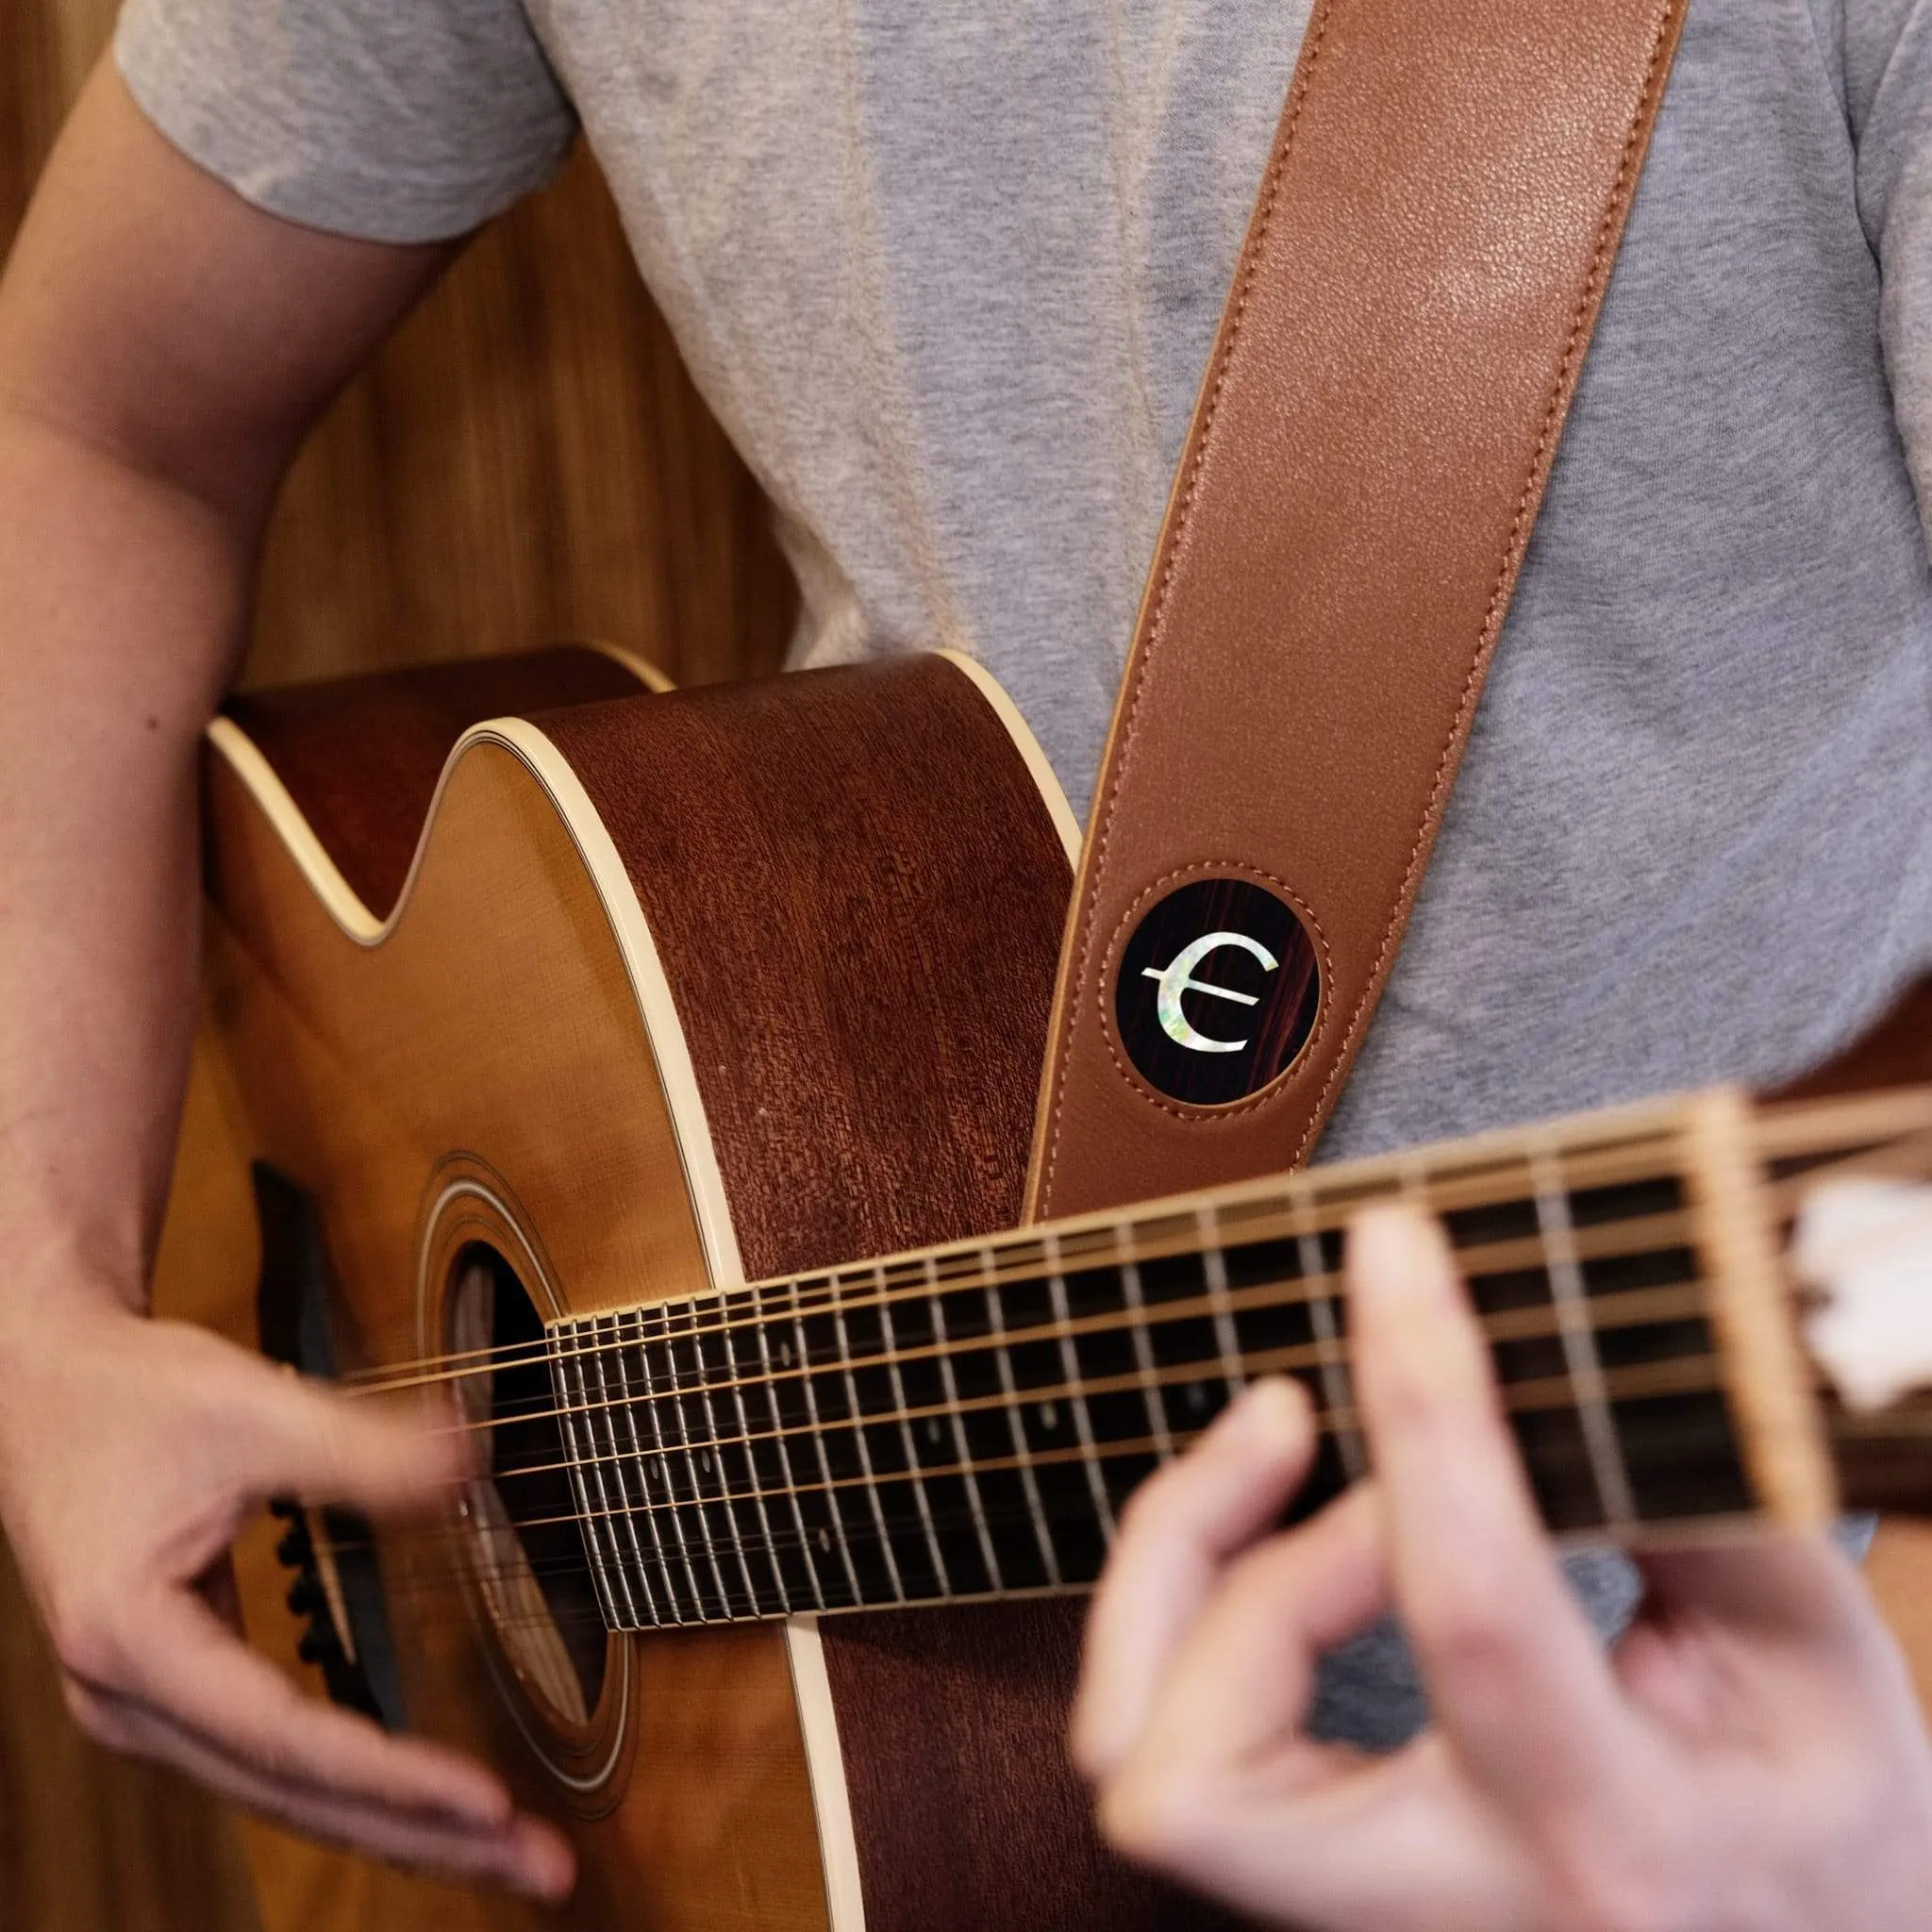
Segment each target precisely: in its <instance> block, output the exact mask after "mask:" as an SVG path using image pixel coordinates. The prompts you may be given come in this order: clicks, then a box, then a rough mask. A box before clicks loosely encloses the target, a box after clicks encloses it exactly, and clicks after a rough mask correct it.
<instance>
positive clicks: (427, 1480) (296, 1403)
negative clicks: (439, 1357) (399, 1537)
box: [245, 1374, 475, 1515]
mask: <svg viewBox="0 0 1932 1932" xmlns="http://www.w3.org/2000/svg"><path fill="white" fill-rule="evenodd" d="M256 1392H257V1400H256V1401H255V1403H254V1404H253V1405H252V1407H250V1409H249V1411H248V1424H249V1427H250V1431H251V1440H250V1441H249V1443H248V1447H247V1462H248V1467H247V1469H246V1471H245V1474H246V1476H247V1478H248V1479H249V1480H250V1481H251V1482H252V1483H253V1484H254V1486H255V1487H256V1489H257V1490H258V1493H260V1494H262V1495H298V1496H301V1497H303V1498H304V1499H305V1500H308V1501H311V1502H316V1503H344V1504H347V1505H349V1506H350V1507H353V1508H357V1509H362V1510H366V1511H368V1512H370V1513H371V1514H374V1515H381V1514H384V1513H386V1512H395V1511H399V1510H408V1509H417V1508H421V1507H422V1506H423V1505H424V1504H425V1503H426V1502H428V1501H430V1500H432V1499H433V1498H434V1497H435V1496H437V1495H438V1494H439V1493H440V1492H441V1491H446V1490H448V1489H450V1488H451V1487H452V1486H454V1485H455V1484H457V1483H459V1482H461V1481H463V1480H464V1479H465V1478H466V1477H468V1476H469V1475H470V1474H473V1473H474V1470H475V1445H474V1443H473V1442H472V1441H471V1439H470V1438H469V1436H468V1435H467V1434H466V1433H465V1432H464V1431H463V1430H461V1429H459V1428H458V1427H457V1426H456V1425H455V1423H454V1421H453V1420H452V1419H450V1418H449V1417H447V1416H445V1415H443V1414H441V1413H440V1412H438V1411H435V1410H431V1409H428V1408H425V1409H421V1410H417V1411H415V1412H408V1411H405V1410H401V1409H392V1408H391V1407H387V1406H378V1405H376V1404H375V1403H374V1402H371V1401H370V1400H369V1399H367V1398H366V1397H364V1398H358V1397H354V1396H348V1395H343V1394H341V1393H339V1392H338V1391H335V1390H332V1389H327V1388H325V1387H324V1386H322V1385H321V1384H319V1383H315V1382H311V1381H307V1380H304V1379H302V1378H301V1377H298V1376H294V1375H275V1374H270V1375H267V1376H264V1377H263V1379H262V1381H261V1382H260V1383H259V1384H258V1388H257V1391H256Z"/></svg>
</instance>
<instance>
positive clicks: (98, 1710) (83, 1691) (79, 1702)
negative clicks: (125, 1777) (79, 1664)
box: [60, 1675, 126, 1751]
mask: <svg viewBox="0 0 1932 1932" xmlns="http://www.w3.org/2000/svg"><path fill="white" fill-rule="evenodd" d="M60 1698H61V1702H62V1703H63V1704H65V1705H66V1707H67V1715H68V1716H69V1717H70V1718H72V1719H73V1720H74V1724H75V1729H76V1730H78V1731H79V1732H80V1733H81V1735H82V1736H83V1737H86V1738H90V1739H92V1740H93V1741H94V1742H95V1743H96V1744H101V1745H105V1746H106V1747H107V1748H108V1750H110V1751H119V1750H125V1748H126V1738H125V1733H124V1732H123V1730H122V1727H121V1725H120V1724H119V1723H118V1722H116V1720H115V1717H114V1713H113V1710H112V1708H111V1707H109V1706H108V1705H107V1704H106V1703H104V1702H103V1701H102V1700H101V1699H100V1698H98V1697H96V1696H95V1695H94V1693H93V1692H92V1691H90V1690H89V1689H88V1688H87V1686H86V1685H85V1684H83V1683H81V1682H79V1681H78V1680H77V1679H76V1678H75V1677H73V1676H64V1675H63V1676H62V1678H61V1680H60Z"/></svg>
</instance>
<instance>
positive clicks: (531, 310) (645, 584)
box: [0, 0, 795, 1932]
mask: <svg viewBox="0 0 1932 1932" xmlns="http://www.w3.org/2000/svg"><path fill="white" fill-rule="evenodd" d="M114 11H115V0H0V254H4V252H5V249H6V247H7V245H8V242H10V240H11V237H12V235H13V232H14V229H15V227H16V226H17V225H18V222H19V219H20V215H21V211H22V210H23V208H25V202H26V197H27V194H28V193H29V192H30V190H31V186H32V183H33V180H34V177H35V175H37V174H38V172H39V170H40V166H41V163H42V160H43V159H44V158H45V156H46V153H47V151H48V149H49V147H50V146H51V145H52V142H53V140H54V137H55V135H56V134H57V133H58V128H59V125H60V122H61V119H62V117H63V116H64V114H65V112H66V108H67V105H68V103H69V102H71V101H72V99H73V98H74V96H75V93H76V92H77V91H78V89H79V87H80V83H81V81H82V80H83V78H84V77H85V75H87V73H88V71H89V69H90V68H91V66H92V63H93V61H94V60H95V59H96V58H98V56H99V54H100V50H101V49H102V47H103V46H104V45H105V44H106V42H107V39H108V32H109V30H110V28H111V25H112V22H113V15H114ZM794 612H795V596H794V592H793V590H792V586H791V577H790V575H789V573H788V572H787V570H786V567H785V565H784V562H783V560H782V559H781V558H780V557H779V555H778V552H777V550H776V547H775V545H774V542H773V541H772V539H771V536H770V533H769V528H768V524H767V519H766V515H765V506H764V503H763V500H762V498H761V496H760V495H759V492H758V487H757V485H756V484H755V483H754V482H753V480H752V478H751V477H750V476H749V475H747V474H746V472H745V470H744V468H743V466H742V465H741V463H740V462H739V460H738V458H737V457H736V455H735V454H734V452H733V451H732V449H731V447H730V445H729V443H728V442H727V441H725V439H724V435H723V433H722V432H721V431H720V430H719V428H718V426H717V425H716V423H715V422H714V421H713V420H712V418H711V416H710V414H709V412H708V410H707V409H706V408H705V406H704V403H703V401H702V400H701V399H700V398H699V396H698V395H697V393H696V392H695V391H694V390H693V389H692V388H691V384H690V381H689V380H688V378H687V377H686V375H685V374H684V370H683V366H682V364H681V362H680V361H679V358H678V355H677V351H676V347H675V344H674V343H673V341H672V340H671V338H670V335H669V332H668V331H667V330H666V328H665V326H664V325H663V322H662V320H661V319H660V318H659V317H658V314H657V312H656V310H655V309H654V308H652V306H651V303H650V301H649V299H648V297H647V296H646V295H645V293H644V291H643V288H642V285H641V283H640V282H639V280H638V277H637V274H636V271H635V270H634V268H633V267H632V265H631V262H630V258H629V254H628V251H627V250H626V248H625V242H624V237H623V234H622V232H621V231H620V229H619V227H618V224H617V220H616V216H615V213H614V211H613V209H612V208H611V206H610V202H609V199H608V194H607V193H606V192H605V190H604V187H603V184H602V181H601V179H600V178H599V176H598V175H597V173H596V171H595V168H594V167H593V165H592V164H591V161H590V160H589V158H588V157H586V156H584V155H581V154H580V155H579V156H578V157H577V158H575V160H574V161H573V163H572V164H571V166H570V168H569V169H568V170H567V171H566V173H565V175H564V176H563V177H562V178H561V179H560V180H559V181H558V184H557V185H556V186H555V187H554V188H553V189H551V190H550V191H549V192H547V193H545V194H543V195H541V196H539V197H537V198H536V199H535V200H533V201H531V202H529V203H527V204H525V206H524V207H522V208H518V209H516V210H515V211H513V212H512V213H511V214H510V215H509V216H508V217H507V218H506V219H504V220H503V221H501V222H499V223H497V224H496V225H494V226H493V227H492V228H491V230H490V231H489V232H488V233H487V234H486V235H485V236H484V237H483V238H482V239H481V240H480V241H479V242H477V244H476V245H475V246H474V247H473V248H472V249H471V250H470V251H469V253H468V254H467V256H466V257H465V258H463V260H462V261H461V262H460V263H459V264H458V267H457V268H456V270H455V271H454V272H453V273H452V274H451V275H450V276H449V277H448V278H447V280H446V281H445V282H444V284H443V285H442V287H441V289H440V290H439V291H437V292H436V293H435V294H434V295H433V296H432V297H431V298H430V300H429V301H428V302H427V303H426V304H425V306H424V308H423V309H422V310H421V311H419V313H418V314H417V315H416V316H415V317H413V318H412V319H411V321H410V322H409V323H408V325H407V326H406V327H405V328H404V329H403V330H402V332H401V333H400V335H399V336H398V337H397V339H396V340H395V341H393V342H392V343H391V346H390V348H389V350H388V351H387V352H386V353H385V354H384V356H383V357H382V358H381V360H380V362H379V363H378V364H377V365H376V366H375V368H374V369H373V370H371V371H370V372H369V373H368V375H365V376H364V377H363V378H362V379H361V380H360V381H358V383H357V384H356V385H355V386H354V387H353V389H351V390H350V391H348V392H347V393H346V394H344V395H343V397H342V398H341V401H340V402H339V404H338V405H337V407H336V408H335V409H334V410H333V411H332V412H331V414H330V416H329V418H328V420H327V422H326V423H325V425H324V426H323V427H322V429H321V431H320V432H319V433H318V434H317V436H316V437H315V439H314V440H313V441H312V443H311V444H310V446H309V447H308V450H307V451H306V452H305V454H304V456H303V458H302V459H301V462H300V464H299V465H298V468H297V470H296V473H295V475H293V476H292V477H291V482H290V485H289V488H288V491H287V493H286V496H285V498H284V501H283V504H282V506H281V509H280V512H279V514H278V517H277V519H276V523H275V529H274V532H273V536H272V538H271V541H270V545H269V553H268V558H267V561H266V565H265V569H264V573H263V577H262V584H261V591H260V602H259V611H258V623H257V627H256V636H255V641H254V644H253V648H252V650H251V653H250V656H249V659H248V663H247V667H246V671H245V674H244V675H245V676H246V678H247V679H248V680H249V681H267V682H279V681H283V680H286V679H290V678H296V677H308V676H317V675H328V674H330V673H332V672H340V671H346V670H355V669H362V668H371V667H375V666H379V665H385V664H391V663H396V662H403V661H409V660H417V659H424V658H457V657H464V656H481V655H488V654H491V653H493V652H498V651H505V650H511V649H516V648H519V647H521V646H524V645H527V644H530V643H533V642H539V641H545V640H549V639H556V638H567V637H597V638H602V639H606V640H608V641H612V642H617V643H622V644H625V645H626V646H628V647H630V648H631V649H633V650H636V651H638V652H640V653H641V654H642V655H643V656H645V657H648V658H652V659H653V660H654V661H656V662H657V663H658V664H659V665H660V666H661V667H662V668H663V669H664V670H665V671H666V672H668V673H669V674H670V675H671V676H672V677H674V678H675V680H676V681H677V682H679V683H699V682H704V681H707V680H709V679H713V678H721V677H728V676H738V675H747V674H749V673H751V672H754V671H761V670H771V669H774V668H776V666H777V664H778V663H779V661H780V659H781V658H782V656H783V653H784V648H785V644H786V642H787V641H788V638H789V636H790V632H791V625H792V622H793V617H794ZM191 1104H192V1103H191ZM189 1138H190V1140H191V1141H192V1140H193V1139H194V1138H195V1129H194V1124H191V1132H190V1136H189ZM177 1185H189V1186H213V1185H220V1177H219V1173H218V1170H216V1169H210V1170H209V1171H208V1172H207V1173H188V1172H184V1174H182V1176H181V1177H180V1181H179V1182H177ZM188 1258H189V1261H190V1265H189V1266H187V1267H184V1268H178V1269H171V1270H169V1271H168V1272H169V1274H170V1276H171V1279H172V1280H173V1281H174V1282H175V1284H177V1290H176V1291H177V1292H179V1291H180V1289H179V1287H178V1284H184V1283H185V1284H186V1285H187V1288H186V1291H187V1292H189V1293H192V1287H193V1282H194V1279H195V1270H194V1268H193V1266H192V1257H188ZM222 1272H223V1271H222V1270H221V1269H219V1268H212V1269H210V1270H208V1273H210V1274H216V1275H218V1274H221V1273H222ZM183 1311H184V1312H186V1311H187V1310H185V1309H184V1310H183ZM244 1843H245V1844H246V1846H247V1848H248V1849H249V1851H250V1852H251V1853H252V1854H253V1856H254V1859H255V1862H256V1864H257V1866H258V1869H259V1870H261V1871H263V1872H265V1873H267V1874H269V1877H270V1890H269V1891H268V1893H267V1894H266V1895H265V1896H264V1899H263V1904H262V1909H261V1911H260V1913H259V1915H258V1912H257V1909H256V1906H255V1903H254V1901H253V1900H252V1898H251V1895H250V1887H249V1885H248V1882H247V1876H246V1873H245V1870H244V1863H243V1857H242V1849H243V1845H244ZM485 1917H486V1915H485V1914H482V1913H480V1912H479V1911H478V1910H477V1908H476V1907H475V1905H474V1904H473V1902H472V1901H471V1900H470V1899H469V1898H468V1897H467V1896H465V1895H462V1894H458V1893H456V1892H453V1891H448V1890H441V1889H440V1888H436V1887H431V1886H426V1885H422V1884H418V1883H415V1882H412V1881H408V1880H405V1879H402V1878H400V1877H398V1876H396V1875H395V1874H389V1873H385V1872H380V1871H377V1870H375V1869H374V1868H371V1867H368V1866H361V1865H357V1864H354V1863H353V1862H351V1861H346V1860H342V1859H340V1858H335V1857H328V1856H326V1855H322V1854H318V1853H315V1852H313V1851H311V1850H309V1849H308V1848H306V1847H297V1846H294V1845H293V1844H291V1843H290V1842H289V1841H286V1840H278V1839H277V1836H276V1835H275V1834H273V1833H269V1832H267V1831H265V1830H263V1829H262V1828H260V1827H258V1826H240V1827H238V1824H237V1822H236V1821H234V1820H233V1819H231V1818H229V1817H228V1816H227V1815H225V1813H224V1812H223V1811H222V1810H221V1809H220V1808H219V1807H215V1806H213V1805H211V1804H209V1803H207V1802H206V1801H204V1800H203V1799H202V1798H201V1797H199V1796H198V1795H197V1794H196V1793H195V1792H193V1791H192V1790H189V1789H188V1788H187V1787H186V1786H185V1785H183V1784H181V1783H180V1782H179V1781H177V1780H175V1779H174V1778H171V1777H169V1776H166V1775H164V1774H160V1773H157V1772H152V1771H148V1770H146V1769H143V1768H141V1767H136V1766H131V1765H126V1764H123V1763H120V1762H118V1761H116V1760H114V1759H111V1758H109V1757H108V1756H107V1755H106V1754H104V1753H102V1752H99V1751H96V1750H94V1749H93V1748H92V1746H90V1745H88V1744H87V1743H86V1742H85V1741H84V1740H82V1739H81V1738H80V1737H79V1736H78V1734H77V1733H76V1732H75V1730H74V1729H73V1727H72V1725H71V1724H69V1723H68V1721H67V1718H66V1715H65V1712H64V1710H63V1709H62V1707H61V1703H60V1697H59V1691H58V1685H57V1683H56V1681H55V1678H54V1674H53V1672H52V1669H51V1665H50V1663H49V1660H48V1658H47V1657H46V1655H45V1652H44V1648H43V1646H42V1641H41V1638H40V1633H39V1631H38V1630H37V1628H36V1627H35V1625H34V1623H33V1619H32V1616H31V1613H30V1612H29V1610H28V1608H27V1606H26V1604H25V1600H24V1598H23V1595H22V1592H21V1589H20V1584H19V1579H18V1577H17V1576H16V1575H15V1574H14V1573H13V1571H12V1569H11V1567H10V1565H9V1564H8V1561H7V1558H6V1553H5V1550H4V1548H0V1928H4V1932H258V1926H265V1927H266V1932H333V1928H336V1927H340V1928H341V1932H349V1928H350V1927H355V1928H358V1932H362V1928H373V1927H379V1928H381V1932H475V1928H478V1927H480V1926H481V1925H482V1924H483V1923H484V1919H485ZM487 1917H488V1918H489V1919H490V1920H491V1923H492V1924H494V1923H499V1922H500V1920H499V1915H497V1914H494V1913H491V1914H488V1915H487Z"/></svg>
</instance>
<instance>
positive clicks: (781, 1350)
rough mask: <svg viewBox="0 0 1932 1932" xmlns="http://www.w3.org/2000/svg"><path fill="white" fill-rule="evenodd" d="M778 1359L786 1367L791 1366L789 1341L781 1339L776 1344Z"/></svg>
mask: <svg viewBox="0 0 1932 1932" xmlns="http://www.w3.org/2000/svg"><path fill="white" fill-rule="evenodd" d="M778 1359H779V1360H780V1361H781V1362H783V1363H784V1364H785V1366H786V1367H787V1368H788V1369H789V1368H790V1367H791V1343H790V1342H789V1341H781V1342H780V1343H779V1344H778Z"/></svg>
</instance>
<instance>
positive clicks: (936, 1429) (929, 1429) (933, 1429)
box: [925, 1415, 940, 1444]
mask: <svg viewBox="0 0 1932 1932" xmlns="http://www.w3.org/2000/svg"><path fill="white" fill-rule="evenodd" d="M925 1440H926V1441H928V1442H932V1443H935V1444H936V1443H937V1442H938V1441H940V1419H939V1417H938V1416H936V1415H935V1416H928V1417H927V1418H926V1422H925Z"/></svg>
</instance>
